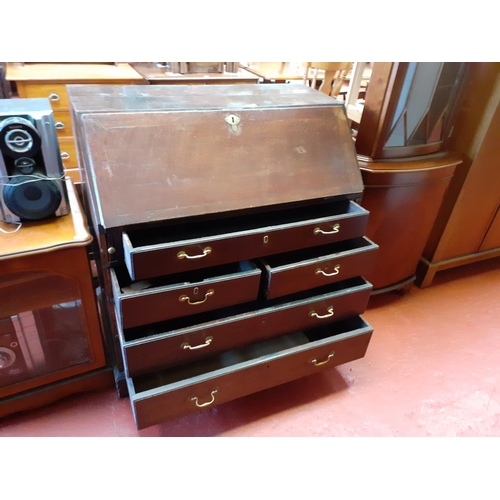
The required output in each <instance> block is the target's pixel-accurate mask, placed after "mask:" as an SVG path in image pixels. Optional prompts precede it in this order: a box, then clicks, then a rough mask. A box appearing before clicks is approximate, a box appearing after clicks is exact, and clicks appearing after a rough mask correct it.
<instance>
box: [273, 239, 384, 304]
mask: <svg viewBox="0 0 500 500" xmlns="http://www.w3.org/2000/svg"><path fill="white" fill-rule="evenodd" d="M362 241H363V242H364V245H363V246H361V247H360V248H358V249H354V250H347V251H345V252H339V253H335V254H328V253H327V254H325V255H322V256H320V257H317V258H314V259H310V260H306V261H302V262H295V263H293V264H285V265H281V266H280V265H277V266H276V267H273V266H272V265H269V264H266V265H265V268H264V272H265V274H266V275H267V276H266V279H267V298H269V299H273V298H276V297H282V296H284V295H289V294H291V293H295V292H298V291H301V290H308V289H310V288H315V287H319V286H323V285H326V284H329V283H335V282H338V281H342V280H345V279H348V278H353V277H355V276H363V275H366V274H367V273H369V272H370V271H371V269H372V267H373V264H374V262H375V258H376V253H377V252H376V251H377V249H378V245H375V244H374V243H372V242H371V241H369V240H368V239H367V238H363V239H362ZM264 262H266V261H265V260H264Z"/></svg>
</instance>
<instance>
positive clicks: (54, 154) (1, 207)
mask: <svg viewBox="0 0 500 500" xmlns="http://www.w3.org/2000/svg"><path fill="white" fill-rule="evenodd" d="M68 213H69V202H68V193H67V190H66V184H65V182H64V169H63V165H62V161H61V154H60V151H59V143H58V141H57V134H56V128H55V122H54V115H53V111H52V108H51V106H50V102H49V100H48V99H2V100H0V215H1V216H2V219H3V220H5V221H7V222H19V221H22V220H40V219H45V218H47V217H52V216H61V215H66V214H68Z"/></svg>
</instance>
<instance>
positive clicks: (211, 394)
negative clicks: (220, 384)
mask: <svg viewBox="0 0 500 500" xmlns="http://www.w3.org/2000/svg"><path fill="white" fill-rule="evenodd" d="M216 393H217V389H215V390H213V391H212V392H211V393H210V396H212V399H211V400H210V401H208V402H207V403H202V404H201V405H200V403H198V401H199V400H198V398H197V397H196V396H194V397H192V398H191V401H194V402H195V404H196V406H197V407H198V408H205V406H210V405H211V404H212V403H213V402H214V401H215V394H216Z"/></svg>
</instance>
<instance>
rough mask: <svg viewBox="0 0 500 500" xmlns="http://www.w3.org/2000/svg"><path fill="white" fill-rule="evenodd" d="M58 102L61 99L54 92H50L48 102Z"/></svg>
mask: <svg viewBox="0 0 500 500" xmlns="http://www.w3.org/2000/svg"><path fill="white" fill-rule="evenodd" d="M60 100H61V98H60V97H59V96H58V95H57V94H56V93H55V92H52V94H50V95H49V101H52V102H57V101H60Z"/></svg>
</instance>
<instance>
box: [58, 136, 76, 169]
mask: <svg viewBox="0 0 500 500" xmlns="http://www.w3.org/2000/svg"><path fill="white" fill-rule="evenodd" d="M59 150H60V152H61V159H62V162H63V166H64V168H65V169H67V170H71V169H73V168H78V159H77V157H76V148H75V141H74V140H73V137H68V138H59Z"/></svg>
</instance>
